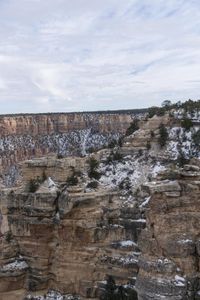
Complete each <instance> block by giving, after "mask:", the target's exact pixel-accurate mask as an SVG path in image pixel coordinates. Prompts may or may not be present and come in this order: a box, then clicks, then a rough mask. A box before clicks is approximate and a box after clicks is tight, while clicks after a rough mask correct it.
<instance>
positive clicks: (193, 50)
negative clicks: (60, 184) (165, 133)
mask: <svg viewBox="0 0 200 300" xmlns="http://www.w3.org/2000/svg"><path fill="white" fill-rule="evenodd" d="M199 17H200V3H199V2H198V1H197V0H193V1H186V0H169V1H164V0H155V1H151V0H127V1H121V0H120V1H119V0H102V1H99V0H74V1H66V0H48V1H42V0H2V1H0V70H1V72H0V105H1V113H10V112H13V113H14V112H44V111H73V110H81V111H82V110H98V109H118V108H138V107H146V106H149V105H156V104H159V103H161V102H162V101H163V100H164V99H166V98H167V99H172V100H175V101H176V100H177V101H178V100H180V99H183V100H184V99H187V98H195V99H196V98H199V85H200V68H199V62H200V52H199V48H200V31H199V23H200V21H199V20H200V18H199Z"/></svg>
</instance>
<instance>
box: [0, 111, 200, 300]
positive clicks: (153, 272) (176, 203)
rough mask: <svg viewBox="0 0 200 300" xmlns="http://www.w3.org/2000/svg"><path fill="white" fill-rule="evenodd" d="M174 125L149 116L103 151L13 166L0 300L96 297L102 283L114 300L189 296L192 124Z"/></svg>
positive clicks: (194, 234) (194, 250) (3, 205)
mask: <svg viewBox="0 0 200 300" xmlns="http://www.w3.org/2000/svg"><path fill="white" fill-rule="evenodd" d="M160 124H164V126H165V128H164V132H165V140H164V142H165V144H164V145H161V144H160V141H161V131H160V128H161V127H160ZM180 125H181V122H180V120H179V119H177V118H175V117H173V116H172V115H171V114H165V115H163V116H159V117H158V116H154V117H153V118H150V119H148V120H141V121H140V122H139V127H140V128H139V129H138V130H134V131H133V132H132V133H131V134H130V135H129V136H124V137H123V141H122V143H118V144H117V145H116V144H115V146H112V148H111V147H110V148H107V149H106V148H104V149H102V150H100V151H97V152H96V151H95V152H93V153H92V154H87V155H85V154H84V155H82V157H78V156H73V157H72V156H71V157H66V158H62V157H61V156H59V157H58V156H57V155H49V156H48V157H42V158H37V159H31V160H28V161H25V162H23V163H22V164H21V170H22V176H23V177H22V178H23V180H22V181H21V182H20V184H19V185H18V186H17V187H15V188H13V189H2V190H1V194H0V229H1V230H0V231H1V234H0V253H1V254H0V299H2V300H4V299H8V300H12V299H17V300H22V299H23V298H24V297H25V299H34V300H38V299H46V298H45V296H44V297H42V296H41V295H44V294H46V293H47V290H49V289H51V290H54V291H57V292H52V295H54V296H51V292H50V293H48V295H50V296H48V298H47V299H48V300H49V299H71V300H72V299H73V300H74V299H77V298H73V297H72V296H66V297H67V298H66V297H65V296H63V297H62V296H61V294H60V293H62V294H68V293H72V294H74V293H75V294H78V295H80V297H81V299H99V298H100V295H102V294H104V293H105V292H106V289H109V285H108V281H107V280H106V279H108V278H111V283H112V287H111V290H112V292H113V293H114V297H117V296H116V295H118V296H120V297H121V298H119V299H120V300H121V299H124V297H125V299H126V300H133V299H134V300H135V299H137V295H136V291H135V289H136V290H137V292H138V297H139V300H150V299H161V297H162V299H166V300H167V299H174V300H175V299H185V300H186V299H188V300H189V299H198V296H199V281H198V280H199V279H198V276H199V275H198V272H199V266H198V265H199V233H198V232H199V229H198V228H199V221H198V218H199V215H198V211H199V206H198V205H199V180H200V169H199V165H198V164H199V159H196V160H194V159H193V161H191V158H192V157H195V156H197V157H200V156H199V155H200V152H199V151H200V149H199V144H198V143H196V141H197V140H198V139H196V137H197V138H198V136H199V135H198V134H199V125H198V124H196V123H195V126H192V128H191V129H190V130H188V129H185V128H183V127H181V126H180ZM91 130H92V129H91ZM102 130H103V129H102ZM113 130H114V129H113ZM83 131H84V130H83ZM79 132H80V131H79ZM85 132H86V131H85ZM73 134H74V133H73ZM102 134H104V133H102ZM109 134H110V133H109ZM50 136H51V135H48V141H49V143H50V141H51V140H50ZM86 136H87V135H86ZM94 136H95V138H97V136H98V138H99V139H97V141H99V143H100V141H102V139H100V135H95V133H94V132H93V133H91V137H92V138H94ZM20 137H21V136H20ZM76 137H77V135H76ZM84 137H85V135H84ZM87 137H88V136H87ZM101 137H102V135H101ZM107 137H108V135H107V136H106V141H108V139H107ZM111 137H112V138H113V133H111ZM35 138H37V136H36V137H34V139H35ZM55 140H56V141H57V140H59V135H58V136H57V137H55ZM75 140H76V139H75ZM89 141H91V139H90V138H89ZM78 142H79V140H78ZM162 142H163V141H162ZM81 144H82V145H83V148H82V150H83V149H84V150H85V145H86V143H85V142H84V140H82V142H81ZM67 145H68V144H67ZM90 145H91V143H90ZM75 148H76V147H75ZM187 160H188V161H189V160H190V161H191V162H190V165H187V164H186V165H185V166H184V167H181V166H183V165H184V164H185V161H187ZM146 223H147V226H146ZM141 231H142V235H141V238H140V242H139V244H138V238H139V236H140V233H141ZM141 252H142V254H141V256H140V253H141ZM138 272H139V273H138ZM138 274H139V275H138ZM108 276H110V277H108ZM114 281H115V284H114ZM135 282H136V287H135ZM111 290H110V291H108V292H111ZM58 291H59V292H58ZM56 295H58V296H56ZM59 295H60V296H59ZM59 297H60V298H59ZM192 297H193V298H192ZM194 297H196V298H194ZM114 299H115V298H114ZM116 299H117V298H116Z"/></svg>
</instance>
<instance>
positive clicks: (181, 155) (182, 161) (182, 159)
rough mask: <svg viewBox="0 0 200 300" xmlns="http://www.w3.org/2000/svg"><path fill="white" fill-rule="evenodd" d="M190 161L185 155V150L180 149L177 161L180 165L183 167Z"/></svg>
mask: <svg viewBox="0 0 200 300" xmlns="http://www.w3.org/2000/svg"><path fill="white" fill-rule="evenodd" d="M188 162H189V160H188V159H187V158H186V157H185V155H184V153H183V151H182V150H180V151H179V155H178V158H177V163H178V165H179V167H183V166H184V165H185V164H187V163H188Z"/></svg>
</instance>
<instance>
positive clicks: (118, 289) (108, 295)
mask: <svg viewBox="0 0 200 300" xmlns="http://www.w3.org/2000/svg"><path fill="white" fill-rule="evenodd" d="M100 299H101V300H138V297H137V293H136V291H135V290H133V288H130V287H128V286H127V288H125V287H124V286H122V285H116V284H115V280H114V279H113V277H112V276H111V275H108V276H107V281H106V287H105V290H104V292H103V294H102V295H101V296H100Z"/></svg>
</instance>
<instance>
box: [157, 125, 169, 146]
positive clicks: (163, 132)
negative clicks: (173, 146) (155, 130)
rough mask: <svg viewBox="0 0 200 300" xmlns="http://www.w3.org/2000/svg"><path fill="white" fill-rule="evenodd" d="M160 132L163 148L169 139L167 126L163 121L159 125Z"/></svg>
mask: <svg viewBox="0 0 200 300" xmlns="http://www.w3.org/2000/svg"><path fill="white" fill-rule="evenodd" d="M159 134H160V136H159V139H158V142H159V144H160V147H161V148H162V147H164V146H165V145H166V142H167V140H168V132H167V128H166V127H165V125H164V124H162V123H161V124H160V126H159Z"/></svg>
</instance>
